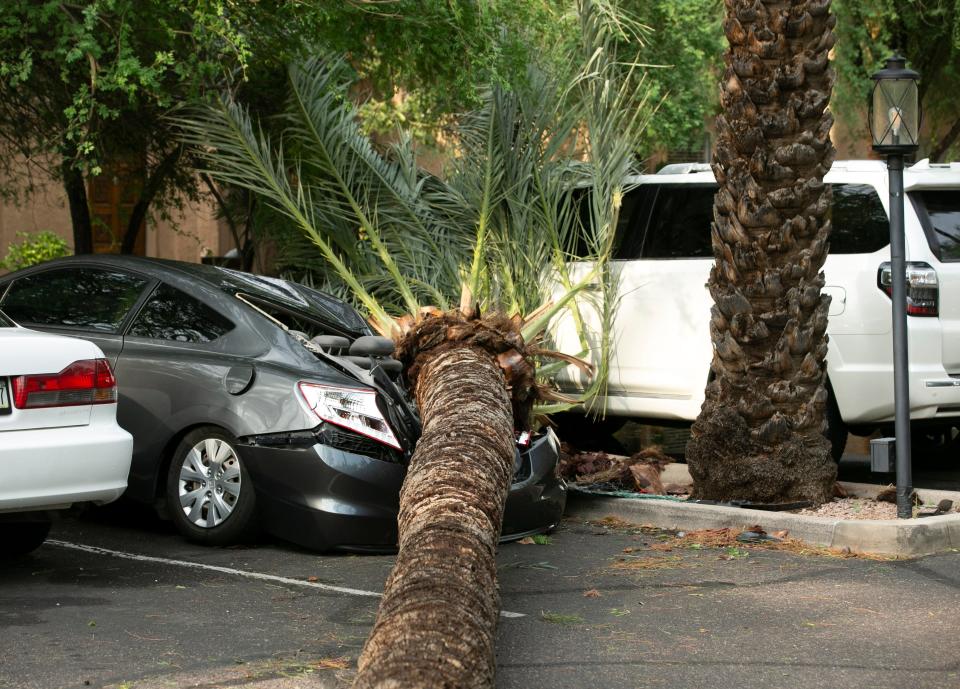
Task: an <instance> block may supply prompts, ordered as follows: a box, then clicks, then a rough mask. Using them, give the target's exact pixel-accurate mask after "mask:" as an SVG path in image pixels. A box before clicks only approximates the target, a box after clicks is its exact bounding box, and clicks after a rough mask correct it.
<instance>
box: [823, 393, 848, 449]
mask: <svg viewBox="0 0 960 689" xmlns="http://www.w3.org/2000/svg"><path fill="white" fill-rule="evenodd" d="M825 421H826V424H827V428H826V430H825V431H824V433H823V435H824V436H826V438H827V440H829V441H830V455H831V456H832V457H833V461H834V462H838V463H839V462H840V459H841V458H842V457H843V451H844V450H845V449H846V447H847V435H848V434H849V430H848V429H847V424H845V423H844V422H843V418H842V417H841V416H840V408H839V407H838V406H837V401H836V400H835V399H834V397H833V392H832V391H831V392H830V393H829V397H828V398H827V409H826V418H825Z"/></svg>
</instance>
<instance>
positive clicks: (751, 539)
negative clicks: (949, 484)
mask: <svg viewBox="0 0 960 689" xmlns="http://www.w3.org/2000/svg"><path fill="white" fill-rule="evenodd" d="M676 536H677V537H676V538H674V539H672V540H669V541H662V542H659V543H652V544H651V545H650V549H651V550H658V551H661V552H671V551H673V550H680V549H683V548H693V549H702V548H731V547H746V548H757V549H765V550H783V551H786V552H790V553H795V554H797V555H817V556H820V557H836V558H861V559H866V560H896V559H897V558H896V557H895V556H888V555H876V554H872V553H859V552H855V551H852V550H850V548H828V547H826V546H821V545H812V544H810V543H806V542H805V541H801V540H799V539H797V538H791V537H790V535H789V532H787V531H777V532H776V533H775V534H772V535H771V534H767V532H766V531H764V529H763V527H761V526H760V525H759V524H754V525H753V526H748V527H746V528H743V529H734V528H725V529H699V530H697V531H686V532H683V531H680V532H677V534H676Z"/></svg>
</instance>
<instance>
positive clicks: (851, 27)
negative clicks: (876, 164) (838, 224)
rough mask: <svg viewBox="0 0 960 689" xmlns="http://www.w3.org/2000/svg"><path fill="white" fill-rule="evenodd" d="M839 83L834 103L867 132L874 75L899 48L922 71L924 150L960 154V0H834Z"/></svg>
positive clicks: (855, 126)
mask: <svg viewBox="0 0 960 689" xmlns="http://www.w3.org/2000/svg"><path fill="white" fill-rule="evenodd" d="M833 9H834V12H835V13H836V16H837V27H836V35H837V45H836V54H835V62H834V64H835V67H836V70H837V83H836V86H835V87H834V95H833V100H832V101H831V107H832V109H833V111H834V113H835V114H836V115H837V116H838V119H841V120H842V121H843V122H844V123H845V124H847V125H848V126H849V127H850V129H851V131H853V132H859V133H861V134H862V136H863V137H864V138H866V137H867V136H868V134H867V133H866V131H865V129H866V126H867V125H866V116H865V112H866V105H867V102H868V99H869V97H870V93H871V91H872V89H873V81H872V80H871V79H870V75H871V74H873V73H874V72H875V71H877V70H878V69H882V68H883V64H884V60H885V59H886V58H887V57H889V56H890V55H891V54H892V53H894V52H899V53H900V54H902V55H904V56H905V57H906V58H907V59H908V61H909V62H908V66H910V67H912V68H913V69H916V70H917V71H918V72H920V75H921V80H920V97H921V102H922V103H923V107H924V119H925V122H926V126H925V127H924V132H922V134H923V137H922V139H921V155H930V157H931V158H933V159H935V160H936V159H940V158H942V157H943V156H944V154H945V153H948V152H952V153H953V154H954V155H956V154H957V149H956V146H957V141H958V138H960V111H958V110H957V105H956V102H957V101H956V93H957V91H958V89H960V2H958V0H923V1H922V2H897V1H895V0H834V2H833Z"/></svg>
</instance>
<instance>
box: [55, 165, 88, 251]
mask: <svg viewBox="0 0 960 689" xmlns="http://www.w3.org/2000/svg"><path fill="white" fill-rule="evenodd" d="M61 171H62V172H63V189H64V191H65V192H66V193H67V203H68V204H69V206H70V222H71V224H72V225H73V253H75V254H91V253H93V225H92V224H91V222H90V206H89V204H88V203H87V186H86V184H84V182H83V173H82V172H80V170H78V169H77V168H75V167H74V166H73V165H72V164H71V162H70V159H68V158H67V157H64V161H63V164H62V165H61Z"/></svg>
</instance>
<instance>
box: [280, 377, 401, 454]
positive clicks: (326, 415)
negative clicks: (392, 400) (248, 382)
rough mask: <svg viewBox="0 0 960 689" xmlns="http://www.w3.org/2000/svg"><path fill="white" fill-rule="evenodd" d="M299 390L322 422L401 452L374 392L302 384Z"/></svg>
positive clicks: (316, 384) (317, 384)
mask: <svg viewBox="0 0 960 689" xmlns="http://www.w3.org/2000/svg"><path fill="white" fill-rule="evenodd" d="M298 387H299V388H300V394H301V395H303V399H304V400H305V401H306V403H307V406H308V407H310V409H311V411H313V413H314V414H316V415H317V416H318V417H319V418H320V420H321V421H325V422H327V423H332V424H333V425H335V426H340V427H341V428H346V429H348V430H351V431H353V432H354V433H359V434H360V435H363V436H366V437H368V438H371V439H373V440H376V441H377V442H380V443H383V444H384V445H387V446H389V447H392V448H394V449H397V450H402V449H403V448H402V447H400V443H399V442H398V441H397V436H396V435H394V433H393V429H392V428H390V426H389V424H387V420H386V419H385V418H384V417H383V413H382V412H381V411H380V408H379V407H377V393H376V392H375V391H373V390H365V389H358V388H338V387H334V386H331V385H320V384H319V383H307V382H303V381H301V382H300V383H299V384H298Z"/></svg>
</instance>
